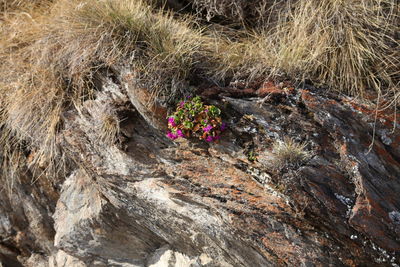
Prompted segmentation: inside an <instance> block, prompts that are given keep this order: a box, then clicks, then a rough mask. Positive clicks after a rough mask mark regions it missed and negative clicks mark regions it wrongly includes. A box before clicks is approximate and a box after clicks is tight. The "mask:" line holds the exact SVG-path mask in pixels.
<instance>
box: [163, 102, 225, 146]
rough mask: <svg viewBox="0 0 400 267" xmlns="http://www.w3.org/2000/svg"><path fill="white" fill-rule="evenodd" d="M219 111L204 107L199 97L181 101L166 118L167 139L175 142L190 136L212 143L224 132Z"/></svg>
mask: <svg viewBox="0 0 400 267" xmlns="http://www.w3.org/2000/svg"><path fill="white" fill-rule="evenodd" d="M220 115H221V110H220V109H219V108H217V107H216V106H213V105H204V104H203V102H202V101H201V98H200V97H199V96H196V97H194V98H188V99H187V100H182V101H181V102H180V103H179V104H178V106H177V108H176V111H175V113H173V114H172V115H171V116H169V117H168V128H169V130H170V131H168V133H167V137H168V138H170V139H172V140H175V139H177V138H179V137H183V138H185V137H186V138H189V137H191V136H194V137H198V138H199V139H203V140H205V141H206V142H214V141H217V140H219V139H220V135H221V133H222V132H223V131H225V130H226V127H227V125H226V123H224V122H222V119H221V117H220Z"/></svg>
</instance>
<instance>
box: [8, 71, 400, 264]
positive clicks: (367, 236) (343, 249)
mask: <svg viewBox="0 0 400 267" xmlns="http://www.w3.org/2000/svg"><path fill="white" fill-rule="evenodd" d="M121 81H122V82H121V83H119V84H115V83H112V82H111V81H110V80H109V79H107V78H104V79H102V80H101V81H100V85H99V88H103V89H102V90H101V91H99V92H98V95H97V97H96V99H92V100H87V101H86V102H85V103H84V104H83V106H82V108H81V109H80V111H79V112H77V111H75V110H70V111H68V112H67V113H66V114H65V115H64V116H65V122H64V127H63V129H62V130H61V132H60V136H59V140H60V146H61V147H62V148H63V151H64V153H65V157H66V158H67V159H68V160H69V161H71V164H69V166H70V167H69V168H70V170H69V171H68V172H67V173H68V177H66V179H65V181H63V183H62V187H61V188H58V187H54V186H53V187H51V190H50V186H49V185H47V184H46V183H47V182H46V181H48V180H45V179H41V180H39V181H37V182H36V183H35V184H34V185H32V186H31V185H30V184H29V186H28V185H27V184H24V183H23V181H24V180H23V179H22V180H21V181H20V182H19V183H17V187H16V188H17V189H16V190H20V191H19V193H18V194H14V195H13V198H12V199H13V200H12V201H14V202H15V203H18V207H16V208H15V210H12V209H11V207H12V205H11V202H10V201H9V199H8V198H7V197H6V196H5V195H4V196H0V198H1V200H2V202H1V204H0V208H1V213H0V237H1V240H3V241H1V242H0V255H1V257H0V261H1V262H3V265H6V266H13V264H17V263H18V262H20V263H22V264H24V265H27V266H29V264H32V262H36V263H37V266H39V264H40V263H42V262H46V264H48V266H54V267H55V266H153V267H156V266H285V265H289V266H373V265H375V266H376V265H378V264H379V265H380V266H398V265H399V264H400V261H399V256H400V238H399V236H400V200H399V198H398V192H400V150H399V142H400V132H399V130H398V129H396V130H394V131H392V126H393V123H395V121H394V120H393V118H392V117H390V116H389V115H384V114H381V113H379V114H378V119H377V123H376V125H375V138H374V143H373V145H372V147H370V144H371V142H372V140H373V139H372V137H373V133H374V124H373V123H374V122H375V113H374V111H373V109H370V108H369V107H368V106H363V105H361V104H358V103H357V102H354V101H350V100H349V99H346V98H338V97H336V96H329V95H322V94H321V93H319V92H318V91H317V90H315V89H310V90H306V89H301V88H296V89H292V88H291V89H290V92H289V93H288V92H287V91H285V90H283V88H275V89H274V90H273V92H272V93H273V95H274V97H271V98H266V99H264V103H263V102H260V101H259V100H260V98H259V97H255V96H257V95H259V96H267V95H268V94H269V93H271V92H269V93H268V92H267V93H265V92H264V91H266V90H267V89H268V88H267V89H266V86H264V87H263V88H247V89H246V90H245V88H243V89H241V88H235V89H233V88H225V89H217V88H214V89H210V90H205V91H204V94H203V96H206V97H208V101H209V102H211V103H213V104H216V105H218V106H219V107H220V108H221V109H222V110H223V116H224V118H223V119H224V120H225V121H227V122H228V124H229V130H228V131H227V132H226V133H225V134H224V135H223V138H222V140H221V141H220V142H219V143H213V144H206V143H200V142H198V141H197V140H190V141H188V140H181V141H178V142H176V143H173V142H171V141H170V140H168V139H167V138H166V137H165V136H164V135H165V132H164V130H163V129H164V127H165V125H162V121H163V120H164V118H165V111H160V112H155V113H154V112H153V113H152V112H151V111H152V109H153V108H154V107H150V109H148V107H146V105H144V104H143V103H145V101H144V102H140V101H139V100H140V98H136V96H137V94H138V93H140V92H138V89H137V88H132V87H130V86H131V85H130V83H129V81H126V77H125V78H121ZM264 85H265V84H264ZM270 87H272V86H270ZM143 92H145V91H143ZM143 92H142V93H143ZM262 92H264V93H265V94H261V93H262ZM138 101H139V102H138ZM135 107H136V108H135ZM110 110H112V111H113V112H114V114H117V116H118V118H119V119H120V128H121V130H120V133H119V136H118V138H117V139H116V142H115V143H114V144H109V143H104V142H102V141H101V140H100V139H99V137H98V136H99V133H98V131H99V127H98V124H99V123H100V119H99V118H101V116H100V115H101V114H102V113H104V112H109V111H110ZM150 114H151V115H150ZM397 127H399V125H397ZM287 136H288V137H292V138H293V139H294V140H297V141H299V142H300V141H307V142H308V146H307V149H308V150H309V151H310V153H311V154H312V158H310V159H309V160H308V161H307V162H305V163H304V164H303V165H302V166H300V167H298V168H289V167H285V168H281V169H277V168H273V164H274V154H273V153H274V152H273V151H272V143H273V142H274V141H275V140H283V139H284V137H287ZM250 151H252V152H254V154H255V155H257V158H258V160H257V161H256V162H251V161H250V160H249V159H248V154H249V152H250ZM72 163H73V164H72ZM271 166H272V167H271ZM27 177H29V175H27V176H26V178H24V179H28V178H27ZM46 186H47V187H46ZM18 188H20V189H18ZM45 189H46V190H45ZM40 190H41V191H40ZM39 192H40V193H39ZM35 194H37V197H35ZM32 195H33V196H32ZM43 195H44V196H45V197H43V198H41V196H43ZM50 216H51V217H50ZM53 220H54V223H53ZM396 264H397V265H396ZM15 266H17V265H15Z"/></svg>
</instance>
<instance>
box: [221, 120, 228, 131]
mask: <svg viewBox="0 0 400 267" xmlns="http://www.w3.org/2000/svg"><path fill="white" fill-rule="evenodd" d="M226 128H228V127H227V125H226V123H225V122H223V123H222V124H221V128H220V129H221V131H222V132H223V131H225V130H226Z"/></svg>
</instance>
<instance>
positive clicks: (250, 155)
mask: <svg viewBox="0 0 400 267" xmlns="http://www.w3.org/2000/svg"><path fill="white" fill-rule="evenodd" d="M247 159H248V160H249V161H251V162H255V161H257V153H255V152H254V151H253V150H251V151H250V152H249V153H248V154H247Z"/></svg>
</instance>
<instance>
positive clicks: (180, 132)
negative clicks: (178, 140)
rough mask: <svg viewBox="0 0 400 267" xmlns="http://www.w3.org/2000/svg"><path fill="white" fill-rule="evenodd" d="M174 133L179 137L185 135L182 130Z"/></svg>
mask: <svg viewBox="0 0 400 267" xmlns="http://www.w3.org/2000/svg"><path fill="white" fill-rule="evenodd" d="M176 133H177V135H178V136H179V137H185V135H184V134H183V132H182V130H178V131H176Z"/></svg>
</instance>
